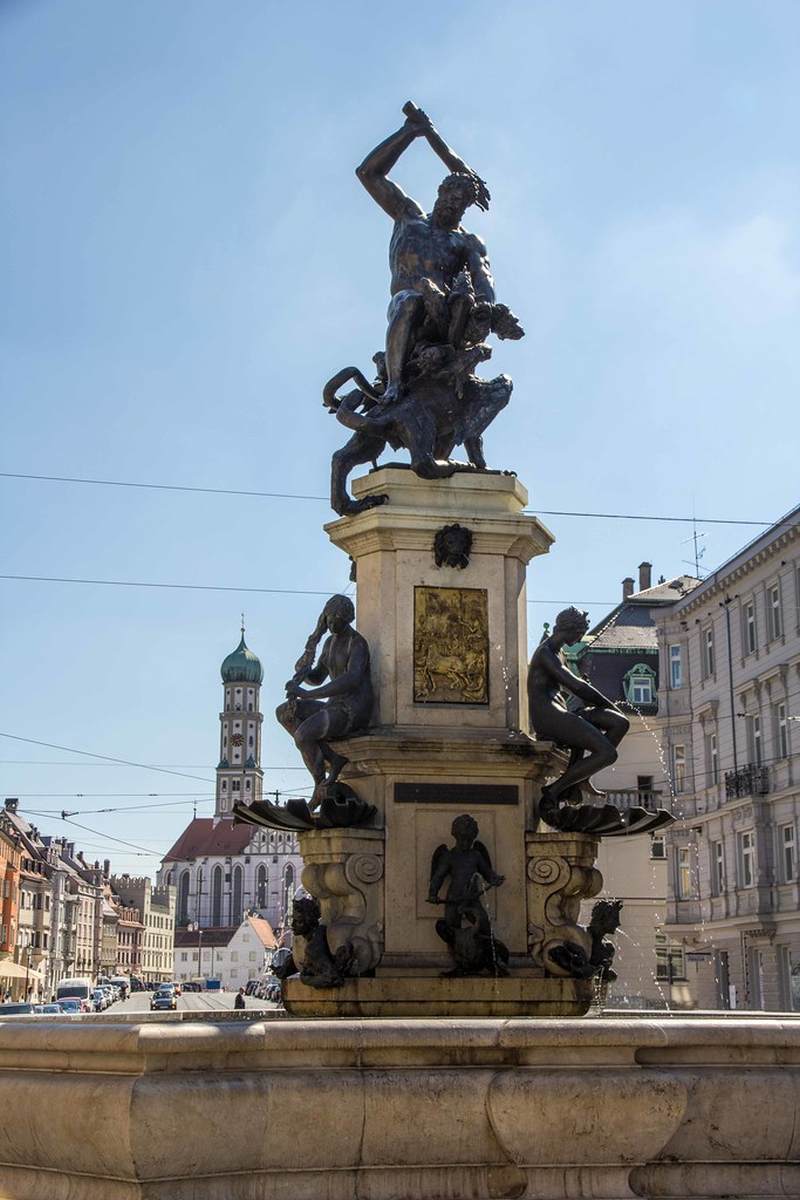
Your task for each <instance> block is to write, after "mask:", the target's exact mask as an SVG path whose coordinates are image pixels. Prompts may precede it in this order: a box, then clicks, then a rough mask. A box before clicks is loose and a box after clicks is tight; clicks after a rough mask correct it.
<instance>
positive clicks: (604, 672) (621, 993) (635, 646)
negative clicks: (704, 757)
mask: <svg viewBox="0 0 800 1200" xmlns="http://www.w3.org/2000/svg"><path fill="white" fill-rule="evenodd" d="M638 582H639V587H638V590H634V588H635V584H634V580H633V579H632V578H631V577H630V576H628V577H627V578H626V579H623V581H622V598H621V600H620V603H619V604H617V605H616V606H615V607H614V608H613V609H612V610H611V612H610V613H608V614H607V615H606V616H604V617H603V618H602V619H601V620H600V621H598V622H597V623H596V624H595V625H594V627H593V628H592V629H590V630H589V632H588V633H587V634H586V636H585V638H584V639H583V640H582V641H581V642H579V643H577V644H576V645H575V646H571V647H568V648H567V649H566V650H565V652H564V657H565V659H566V660H567V663H568V665H569V666H570V667H571V669H572V670H573V671H575V672H576V673H577V674H579V675H582V676H583V677H584V678H586V679H587V680H588V681H589V682H590V683H591V684H592V685H593V686H594V687H596V688H598V689H599V691H601V692H603V694H604V695H606V696H608V698H609V699H610V700H613V701H614V702H615V704H617V705H618V706H619V708H620V709H621V710H622V711H623V712H624V713H625V714H626V716H627V717H628V718H629V720H630V730H629V732H628V733H627V734H626V736H625V738H624V739H623V741H622V742H621V744H620V747H619V758H618V759H617V761H616V763H615V764H614V765H613V766H612V767H609V768H607V769H606V770H605V771H601V772H599V774H598V775H597V777H596V779H595V781H594V782H595V783H596V784H597V786H598V787H600V788H602V789H603V790H605V791H606V794H607V799H608V801H609V802H610V803H611V804H614V805H616V806H617V807H618V808H622V809H628V808H630V807H631V806H633V805H640V806H642V807H643V808H652V809H655V808H670V807H671V798H670V792H669V784H668V781H667V780H666V778H665V773H664V769H663V766H662V764H661V760H660V747H659V743H658V739H657V737H656V735H655V732H654V724H655V717H656V714H657V712H658V683H659V661H658V642H657V638H656V614H657V613H658V612H660V611H662V610H664V609H669V608H670V607H671V606H672V605H674V604H675V603H676V601H678V600H679V599H680V598H681V597H683V596H685V595H687V594H688V593H690V592H691V590H692V589H693V588H694V587H696V586H697V583H698V580H697V579H695V578H693V577H691V576H687V575H680V576H678V577H677V578H676V579H671V580H669V581H666V580H664V579H660V580H659V581H658V582H657V583H656V584H653V582H652V566H651V564H650V563H649V562H643V563H641V564H640V565H639V581H638ZM597 865H598V868H599V869H600V871H601V873H602V875H603V879H604V890H603V892H602V893H601V894H602V895H603V896H611V897H614V898H615V899H619V900H622V901H623V908H622V925H621V928H622V930H623V936H622V937H618V938H617V939H616V947H617V952H616V956H615V959H614V969H615V970H616V972H617V979H616V981H615V982H614V983H613V984H612V985H611V986H610V989H609V1003H610V1004H612V1005H613V1004H618V1005H622V1004H624V1005H627V1006H635V1007H662V1008H663V1007H664V1006H665V1005H666V1004H667V1003H669V1004H670V1005H671V1006H688V1005H690V1004H691V1002H692V996H691V986H690V979H689V977H688V975H687V972H686V970H685V964H684V961H683V959H682V957H681V954H680V947H679V946H673V945H671V944H670V942H669V939H668V938H667V936H666V934H665V933H664V920H665V917H666V895H667V860H666V846H665V841H664V838H663V837H660V836H658V837H649V836H647V835H642V836H639V837H634V838H609V839H603V840H601V843H600V850H599V854H598V860H597ZM592 903H593V902H588V903H587V904H585V905H584V913H583V915H584V917H585V918H586V919H588V917H589V914H590V912H591V908H592Z"/></svg>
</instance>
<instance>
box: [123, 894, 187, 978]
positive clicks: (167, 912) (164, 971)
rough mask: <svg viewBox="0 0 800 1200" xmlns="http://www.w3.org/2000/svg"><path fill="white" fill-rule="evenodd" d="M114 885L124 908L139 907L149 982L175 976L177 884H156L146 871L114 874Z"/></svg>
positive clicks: (141, 945) (144, 971) (143, 971)
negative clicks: (173, 967)
mask: <svg viewBox="0 0 800 1200" xmlns="http://www.w3.org/2000/svg"><path fill="white" fill-rule="evenodd" d="M111 888H112V891H113V892H114V893H115V894H116V895H117V896H118V897H119V900H120V903H121V904H122V905H123V906H124V908H126V909H135V910H136V912H137V913H138V914H139V919H140V921H141V926H142V929H141V936H140V938H139V941H138V950H139V967H140V973H141V978H142V979H143V980H144V981H145V983H165V982H166V981H167V980H170V979H172V947H173V943H174V939H175V888H174V887H172V886H171V885H169V884H164V885H163V886H157V887H153V884H152V882H151V880H150V879H148V877H147V876H146V875H143V876H138V877H134V876H131V875H114V876H112V878H111ZM118 936H119V934H118Z"/></svg>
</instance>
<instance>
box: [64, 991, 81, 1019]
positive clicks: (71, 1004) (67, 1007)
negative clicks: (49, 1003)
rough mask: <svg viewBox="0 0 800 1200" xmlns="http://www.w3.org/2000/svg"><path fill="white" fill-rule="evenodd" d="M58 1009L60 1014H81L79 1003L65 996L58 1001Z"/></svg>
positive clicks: (73, 997) (75, 998) (74, 998)
mask: <svg viewBox="0 0 800 1200" xmlns="http://www.w3.org/2000/svg"><path fill="white" fill-rule="evenodd" d="M58 1007H59V1008H60V1009H61V1011H62V1012H65V1013H71V1014H73V1015H75V1014H76V1013H82V1012H83V1009H82V1007H81V1001H80V1000H78V999H77V997H75V996H65V997H64V999H63V1000H59V1001H58Z"/></svg>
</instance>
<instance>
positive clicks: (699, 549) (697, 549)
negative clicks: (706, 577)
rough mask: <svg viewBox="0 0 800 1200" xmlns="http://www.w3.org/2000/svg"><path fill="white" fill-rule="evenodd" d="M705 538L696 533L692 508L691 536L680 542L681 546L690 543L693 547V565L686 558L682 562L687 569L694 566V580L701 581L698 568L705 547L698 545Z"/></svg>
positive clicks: (703, 534)
mask: <svg viewBox="0 0 800 1200" xmlns="http://www.w3.org/2000/svg"><path fill="white" fill-rule="evenodd" d="M705 536H706V535H705V533H698V532H697V521H696V519H695V516H694V506H692V536H691V537H690V538H686V540H685V541H683V542H681V545H682V546H685V545H687V543H688V542H692V543H693V545H694V563H692V562H690V561H689V559H688V558H684V559H683V560H682V561H683V562H685V563H686V565H687V567H691V566H694V576H695V579H702V575H701V574H700V571H701V570H702V568H701V566H700V559H701V558H702V557H703V555H704V554H705V552H706V547H705V546H701V545H700V539H701V538H704V537H705Z"/></svg>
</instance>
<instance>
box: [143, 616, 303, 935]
mask: <svg viewBox="0 0 800 1200" xmlns="http://www.w3.org/2000/svg"><path fill="white" fill-rule="evenodd" d="M220 673H221V676H222V684H223V702H222V711H221V712H220V714H219V721H220V729H219V765H218V767H217V772H216V793H215V805H214V816H213V817H195V818H194V819H193V820H192V821H191V822H190V824H189V825H188V826H187V827H186V829H185V830H184V831H183V833H182V834H181V836H180V837H179V838H178V840H177V841H176V842H175V844H174V845H173V846H172V847H171V849H170V850H169V851H168V853H167V854H166V855H165V857H164V859H163V862H162V865H161V868H160V870H159V872H158V882H159V883H160V884H172V885H174V887H175V889H176V897H177V901H176V927H177V929H185V928H186V927H187V926H189V925H192V926H199V927H200V928H202V929H231V928H238V926H239V925H240V924H241V923H242V921H243V919H244V917H245V915H246V914H247V913H253V914H257V915H259V916H262V917H263V918H265V920H266V921H268V922H269V923H270V925H271V926H272V927H273V928H275V929H278V928H281V927H285V925H286V924H287V923H288V920H289V917H290V916H291V907H292V902H293V899H294V894H295V892H296V890H297V888H298V887H299V886H300V872H301V869H302V865H303V864H302V859H301V857H300V850H299V846H298V842H297V838H296V836H295V835H294V834H291V833H282V832H279V831H276V830H267V829H258V828H256V827H255V826H250V825H235V824H234V822H233V816H232V810H233V805H234V804H235V803H238V802H240V801H241V802H242V803H244V804H252V803H253V801H256V800H260V799H261V796H262V789H263V777H264V773H263V771H262V769H261V725H262V722H263V716H262V713H261V707H260V704H261V683H262V680H263V668H262V666H261V662H260V660H259V658H258V656H257V655H256V654H254V653H253V651H252V650H250V649H248V647H247V645H246V643H245V640H244V629H242V637H241V641H240V642H239V645H238V646H237V647H236V649H235V650H234V651H233V652H232V653H231V654H229V655H228V656H227V658H225V660H224V661H223V663H222V666H221V668H220Z"/></svg>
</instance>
